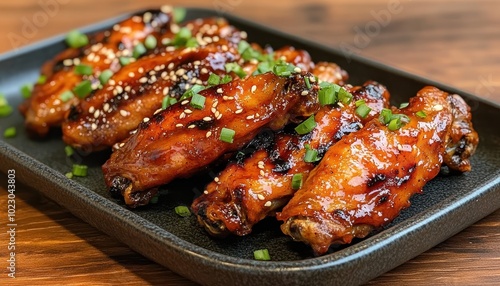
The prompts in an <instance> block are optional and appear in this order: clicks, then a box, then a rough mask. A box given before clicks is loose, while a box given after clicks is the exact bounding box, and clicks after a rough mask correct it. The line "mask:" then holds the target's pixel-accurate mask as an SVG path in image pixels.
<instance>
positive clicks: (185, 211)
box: [175, 206, 191, 217]
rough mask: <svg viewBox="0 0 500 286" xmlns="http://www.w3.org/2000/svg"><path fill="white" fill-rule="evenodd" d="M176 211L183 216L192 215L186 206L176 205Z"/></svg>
mask: <svg viewBox="0 0 500 286" xmlns="http://www.w3.org/2000/svg"><path fill="white" fill-rule="evenodd" d="M175 213H176V214H178V215H180V216H181V217H188V216H190V215H191V211H190V210H189V208H188V207H186V206H176V207H175Z"/></svg>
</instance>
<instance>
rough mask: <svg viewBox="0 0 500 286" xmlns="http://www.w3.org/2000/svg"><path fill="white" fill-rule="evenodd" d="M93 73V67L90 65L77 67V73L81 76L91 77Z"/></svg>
mask: <svg viewBox="0 0 500 286" xmlns="http://www.w3.org/2000/svg"><path fill="white" fill-rule="evenodd" d="M92 72H93V69H92V66H89V65H77V66H76V67H75V73H76V74H79V75H91V74H92Z"/></svg>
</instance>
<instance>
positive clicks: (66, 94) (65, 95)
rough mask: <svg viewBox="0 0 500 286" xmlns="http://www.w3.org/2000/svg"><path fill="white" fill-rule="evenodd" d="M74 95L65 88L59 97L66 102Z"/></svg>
mask: <svg viewBox="0 0 500 286" xmlns="http://www.w3.org/2000/svg"><path fill="white" fill-rule="evenodd" d="M74 96H75V95H74V94H73V93H72V92H71V91H69V90H66V91H64V92H63V93H61V95H59V99H60V100H62V102H68V101H69V100H70V99H72V98H73V97H74Z"/></svg>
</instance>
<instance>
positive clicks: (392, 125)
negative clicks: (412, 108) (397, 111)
mask: <svg viewBox="0 0 500 286" xmlns="http://www.w3.org/2000/svg"><path fill="white" fill-rule="evenodd" d="M402 126H403V124H402V123H401V119H400V118H399V117H396V118H394V119H391V122H389V124H388V125H387V128H389V130H391V131H395V130H398V129H399V128H401V127H402Z"/></svg>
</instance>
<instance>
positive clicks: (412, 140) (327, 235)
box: [277, 87, 478, 254]
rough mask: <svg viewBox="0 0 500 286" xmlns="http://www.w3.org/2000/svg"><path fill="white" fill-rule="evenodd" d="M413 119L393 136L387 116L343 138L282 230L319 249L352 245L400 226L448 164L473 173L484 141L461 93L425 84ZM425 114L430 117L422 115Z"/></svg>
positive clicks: (286, 214)
mask: <svg viewBox="0 0 500 286" xmlns="http://www.w3.org/2000/svg"><path fill="white" fill-rule="evenodd" d="M393 111H394V112H397V113H401V114H405V115H407V116H408V117H409V119H410V121H409V122H408V123H407V124H406V125H404V126H403V127H402V128H400V129H398V130H396V131H391V130H389V128H388V127H387V126H385V125H384V124H382V123H381V122H380V121H379V119H375V120H372V121H370V122H369V123H367V124H366V125H365V127H364V128H363V129H361V130H360V131H358V132H355V133H351V134H350V135H348V136H346V137H344V138H342V139H341V140H340V141H339V142H338V143H337V144H335V145H334V146H332V147H331V148H330V149H329V150H328V151H327V153H326V155H325V156H324V157H323V160H322V161H321V162H320V163H319V165H318V166H317V167H316V168H315V169H314V170H313V171H311V173H310V174H309V177H308V179H307V180H306V182H305V184H304V185H303V187H302V188H301V189H300V190H299V191H297V192H296V193H295V195H294V197H293V198H292V199H291V200H290V202H289V203H288V204H287V205H286V206H285V207H284V208H283V211H282V212H281V213H278V214H277V218H278V219H279V220H282V221H284V224H283V225H282V227H281V229H282V231H283V232H284V233H285V234H287V235H290V236H291V237H292V238H293V239H294V240H298V241H303V242H305V243H307V244H309V245H311V246H312V248H313V250H314V252H315V253H316V254H323V253H325V252H326V251H327V250H328V248H329V246H330V245H331V244H343V243H350V242H351V240H352V239H353V238H355V237H360V238H361V237H365V236H366V235H368V234H369V232H370V231H371V230H372V229H374V228H380V227H381V226H383V225H386V224H387V223H389V222H390V221H392V220H393V219H394V218H395V217H396V216H397V215H398V214H399V212H400V211H401V210H402V209H404V208H406V207H408V206H409V205H410V203H409V199H410V197H411V196H412V195H413V194H415V193H419V192H421V191H422V188H423V186H424V185H425V183H426V182H428V181H429V180H431V179H432V178H434V177H435V176H436V175H437V174H438V173H439V171H440V167H441V164H442V163H443V162H444V163H445V164H447V165H448V167H450V168H452V169H457V170H459V171H467V170H469V169H470V162H469V160H468V157H469V156H470V155H472V154H473V153H474V150H475V148H476V145H477V143H478V138H477V134H476V132H475V131H474V130H473V129H472V123H471V121H470V112H469V107H468V106H467V105H466V103H465V102H464V101H463V100H462V99H461V98H460V97H459V96H457V95H449V94H447V93H445V92H443V91H440V90H438V89H437V88H434V87H425V88H424V89H422V90H421V91H419V93H418V95H417V96H416V97H414V98H412V99H411V100H410V105H409V107H407V108H404V109H402V110H400V111H397V110H396V109H394V110H393ZM421 112H424V113H425V114H426V116H425V118H421V117H419V116H418V115H416V114H417V113H419V115H420V116H422V115H423V113H421Z"/></svg>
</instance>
